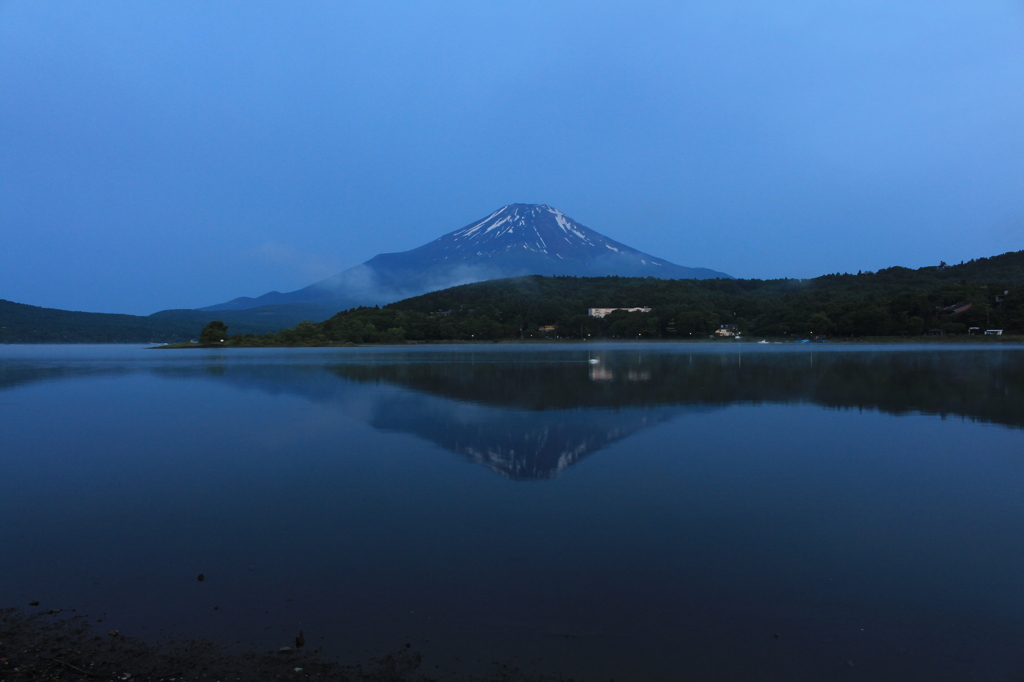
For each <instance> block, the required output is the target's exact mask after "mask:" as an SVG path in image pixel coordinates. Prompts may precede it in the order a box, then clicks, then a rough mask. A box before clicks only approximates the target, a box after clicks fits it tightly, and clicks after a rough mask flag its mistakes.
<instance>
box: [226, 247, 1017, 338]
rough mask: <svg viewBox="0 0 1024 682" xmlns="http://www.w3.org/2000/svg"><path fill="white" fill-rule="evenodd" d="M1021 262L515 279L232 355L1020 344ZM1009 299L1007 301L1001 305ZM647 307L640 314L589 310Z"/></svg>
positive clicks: (308, 330)
mask: <svg viewBox="0 0 1024 682" xmlns="http://www.w3.org/2000/svg"><path fill="white" fill-rule="evenodd" d="M1022 282H1024V252H1015V253H1007V254H1003V255H1002V256H996V257H993V258H983V259H979V260H975V261H971V262H968V263H962V264H960V265H953V266H947V265H946V264H941V265H940V266H936V267H928V268H921V269H918V270H911V269H908V268H901V267H893V268H887V269H885V270H880V271H878V272H867V273H858V274H856V275H853V274H831V275H824V276H822V277H817V278H815V279H811V280H739V279H731V280H659V279H653V278H626V277H592V278H589V277H588V278H583V277H580V278H577V277H539V276H534V277H518V278H513V279H504V280H493V281H489V282H480V283H476V284H467V285H464V286H460V287H454V288H451V289H446V290H444V291H439V292H435V293H431V294H426V295H424V296H418V297H416V298H411V299H407V300H405V301H400V302H398V303H393V304H391V305H389V306H386V307H384V308H356V309H353V310H349V311H345V312H342V313H339V314H337V315H335V316H334V317H332V318H330V319H329V320H326V321H324V322H321V323H302V324H300V325H298V326H297V327H295V328H293V329H289V330H285V331H282V332H279V333H277V334H269V335H266V336H263V337H256V336H241V335H236V336H234V337H232V341H231V342H232V343H234V344H240V345H279V344H287V345H290V344H310V345H322V344H331V343H373V342H391V343H394V342H399V341H402V340H414V341H429V340H484V339H529V338H533V339H538V338H556V337H557V338H577V339H579V338H609V339H616V338H618V339H623V338H629V339H635V338H662V339H673V338H675V339H687V338H706V337H707V336H709V335H711V334H713V333H714V332H715V330H717V329H719V328H720V327H721V326H722V325H736V330H738V331H739V332H741V333H743V334H747V335H757V336H771V337H810V336H813V337H857V336H919V335H922V334H927V333H942V334H966V333H968V331H969V329H970V328H971V327H979V328H980V329H981V330H984V329H992V328H998V329H1005V330H1006V331H1007V333H1024V286H1022ZM1004 292H1008V293H1004ZM637 306H647V307H650V308H651V309H652V310H651V312H649V313H640V312H636V313H627V312H622V311H617V312H614V313H612V314H610V315H608V316H607V317H605V318H595V317H590V316H588V315H587V309H588V308H598V307H637Z"/></svg>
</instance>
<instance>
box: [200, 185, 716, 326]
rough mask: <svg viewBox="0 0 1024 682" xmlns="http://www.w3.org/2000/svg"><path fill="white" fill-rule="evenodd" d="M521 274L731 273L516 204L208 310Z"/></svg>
mask: <svg viewBox="0 0 1024 682" xmlns="http://www.w3.org/2000/svg"><path fill="white" fill-rule="evenodd" d="M521 275H572V276H580V277H601V276H607V275H618V276H623V277H657V278H662V279H709V278H729V275H727V274H725V273H723V272H716V271H715V270H708V269H707V268H691V267H684V266H682V265H676V264H675V263H670V262H669V261H667V260H665V259H664V258H658V257H656V256H652V255H650V254H647V253H644V252H642V251H637V250H636V249H634V248H631V247H629V246H626V245H625V244H622V243H620V242H617V241H614V240H612V239H609V238H608V237H605V236H604V235H602V234H600V233H598V232H595V231H594V230H591V229H590V228H588V227H586V226H584V225H581V224H580V223H578V222H576V221H575V220H573V219H572V218H570V217H568V216H567V215H565V214H564V213H562V212H561V211H559V210H558V209H555V208H552V207H550V206H546V205H538V204H511V205H508V206H503V207H501V208H499V209H498V210H497V211H494V212H493V213H491V214H490V215H489V216H487V217H485V218H482V219H480V220H477V221H474V222H472V223H470V224H469V225H467V226H465V227H463V228H461V229H458V230H455V231H454V232H450V233H448V234H446V235H443V236H442V237H439V238H438V239H435V240H434V241H432V242H430V243H428V244H424V245H423V246H420V247H419V248H416V249H412V250H411V251H402V252H400V253H384V254H380V255H377V256H374V257H373V258H371V259H370V260H368V261H366V262H365V263H363V264H361V265H357V266H356V267H354V268H351V269H349V270H346V271H344V272H342V273H339V274H337V275H335V276H333V277H331V278H329V279H325V280H323V281H321V282H317V283H315V284H312V285H310V286H308V287H305V288H303V289H299V290H298V291H292V292H289V293H280V292H277V291H272V292H270V293H267V294H264V295H262V296H259V297H257V298H249V297H242V298H236V299H234V300H231V301H227V302H226V303H220V304H217V305H213V306H209V307H207V308H203V310H214V311H216V310H244V309H248V308H254V307H256V306H264V305H294V304H302V305H307V306H316V307H318V308H321V309H323V308H328V309H332V312H331V313H328V315H329V314H333V312H337V311H338V310H341V309H344V308H350V307H355V306H359V305H383V304H386V303H391V302H393V301H397V300H400V299H404V298H408V297H410V296H416V295H419V294H424V293H427V292H430V291H436V290H438V289H445V288H448V287H452V286H456V285H459V284H466V283H469V282H479V281H484V280H492V279H502V278H507V277H516V276H521ZM321 319H322V318H321Z"/></svg>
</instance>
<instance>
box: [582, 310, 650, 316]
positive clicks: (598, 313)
mask: <svg viewBox="0 0 1024 682" xmlns="http://www.w3.org/2000/svg"><path fill="white" fill-rule="evenodd" d="M616 310H625V311H626V312H627V313H649V312H651V309H650V308H587V315H590V316H591V317H604V316H605V315H608V314H610V313H612V312H614V311H616Z"/></svg>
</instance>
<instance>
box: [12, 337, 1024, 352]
mask: <svg viewBox="0 0 1024 682" xmlns="http://www.w3.org/2000/svg"><path fill="white" fill-rule="evenodd" d="M755 339H757V340H755ZM763 340H764V341H767V343H766V344H765V343H762V339H761V338H758V337H749V338H744V339H739V340H737V339H593V338H591V339H494V340H489V341H466V340H459V339H452V340H445V341H433V340H431V341H400V342H392V343H388V342H381V343H336V344H334V343H328V344H268V345H257V344H252V345H235V344H219V343H218V344H203V343H171V344H161V345H158V346H147V348H146V350H190V349H204V350H209V349H212V348H221V349H228V348H380V347H396V348H397V347H403V346H496V345H505V346H531V345H534V346H537V345H584V344H605V343H615V344H637V345H645V344H647V345H650V344H679V345H694V344H700V345H725V346H730V345H731V346H737V345H744V346H750V345H755V344H757V345H773V346H778V345H785V346H793V345H803V344H805V343H806V344H808V345H810V344H825V345H830V346H836V345H894V346H896V345H909V344H921V345H932V344H934V345H962V344H973V345H980V344H998V345H1022V344H1024V336H1016V335H1014V336H1011V335H1008V334H1005V335H1002V336H983V335H967V336H964V335H956V336H954V335H948V336H909V337H908V336H858V337H851V338H838V339H837V338H828V339H815V340H810V339H808V340H800V339H790V340H786V339H780V338H772V337H763ZM16 345H35V344H16ZM52 345H69V346H70V345H81V344H52ZM103 345H109V344H103ZM126 345H127V344H126Z"/></svg>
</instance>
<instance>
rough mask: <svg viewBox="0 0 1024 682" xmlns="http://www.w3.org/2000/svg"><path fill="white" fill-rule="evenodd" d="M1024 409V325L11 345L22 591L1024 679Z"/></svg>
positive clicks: (392, 638) (201, 631)
mask: <svg viewBox="0 0 1024 682" xmlns="http://www.w3.org/2000/svg"><path fill="white" fill-rule="evenodd" d="M1022 427H1024V350H1022V349H1019V348H1012V347H1006V346H1001V347H992V346H985V347H972V348H956V347H947V346H943V347H934V346H922V347H914V346H882V347H849V346H828V345H824V346H817V345H815V346H814V347H808V346H800V347H794V346H754V345H742V346H739V345H726V344H708V345H665V346H658V345H631V346H557V347H466V346H460V347H430V348H415V349H411V350H410V349H310V350H286V349H264V350H231V351H227V352H225V351H217V350H213V351H201V350H195V351H180V352H176V351H153V350H144V349H141V348H137V347H111V346H107V347H103V346H91V347H89V346H86V347H68V346H64V347H25V346H6V347H5V346H0V475H2V493H0V523H2V528H3V532H2V533H0V557H2V559H0V606H15V605H26V604H27V603H28V602H29V601H31V600H39V601H40V602H42V606H43V607H50V608H55V607H59V608H71V607H75V608H78V609H79V611H84V612H87V613H90V614H92V615H94V616H98V615H100V614H103V613H105V614H106V616H105V619H104V627H106V626H107V625H109V626H110V627H117V628H119V629H121V630H122V631H124V632H127V633H130V634H136V635H140V636H147V635H149V634H152V635H154V636H155V635H157V634H158V633H159V632H160V631H161V630H165V631H169V632H173V633H178V634H188V635H199V636H211V637H216V638H222V639H226V640H229V641H242V642H247V643H256V644H259V645H261V646H275V647H276V646H283V645H288V644H290V643H291V640H292V638H294V636H295V634H297V633H298V631H299V630H303V631H304V632H305V635H306V639H307V640H308V642H309V643H310V645H314V646H316V645H319V646H323V647H324V649H325V651H328V652H331V653H334V654H338V655H341V656H342V657H345V658H349V659H353V660H356V659H364V658H365V657H366V655H367V653H369V654H372V653H375V652H380V651H382V650H385V649H393V648H397V647H400V646H403V645H404V643H405V642H411V643H413V646H414V647H416V648H418V649H419V650H421V651H422V652H424V654H425V655H426V660H427V667H428V669H432V666H433V665H440V666H442V668H444V669H446V670H452V669H455V670H461V671H469V672H478V671H485V670H487V668H488V666H489V664H490V662H491V661H495V660H500V661H515V662H516V664H518V665H520V666H521V667H522V668H523V669H524V670H527V671H533V672H539V673H560V674H564V675H573V676H576V677H583V678H586V679H590V680H608V679H609V678H614V679H615V680H619V681H622V680H656V679H666V680H678V679H697V680H734V679H750V680H761V679H763V680H832V679H835V680H907V679H928V680H1020V679H1022V678H1024V645H1022V642H1024V497H1022V493H1024V431H1022ZM199 573H204V574H205V576H206V580H205V581H204V582H198V581H197V580H196V576H197V574H199ZM215 607H216V610H214V609H215ZM776 635H778V637H776ZM478 661H479V662H478Z"/></svg>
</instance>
